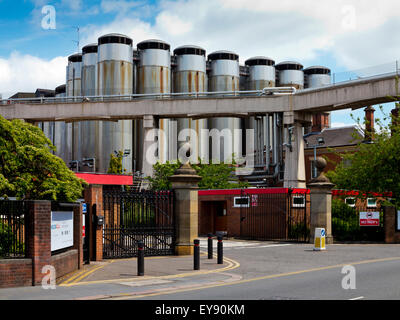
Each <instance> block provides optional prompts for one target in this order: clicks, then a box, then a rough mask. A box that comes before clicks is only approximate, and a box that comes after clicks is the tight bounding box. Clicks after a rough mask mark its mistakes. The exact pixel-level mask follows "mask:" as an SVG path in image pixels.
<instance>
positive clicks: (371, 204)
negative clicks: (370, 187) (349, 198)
mask: <svg viewBox="0 0 400 320" xmlns="http://www.w3.org/2000/svg"><path fill="white" fill-rule="evenodd" d="M367 207H374V208H375V207H376V199H375V198H367Z"/></svg>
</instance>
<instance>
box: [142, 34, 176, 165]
mask: <svg viewBox="0 0 400 320" xmlns="http://www.w3.org/2000/svg"><path fill="white" fill-rule="evenodd" d="M137 49H138V51H139V66H138V70H137V72H138V76H137V80H138V84H137V89H138V92H137V93H171V55H170V45H169V44H168V43H166V42H164V41H161V40H156V39H150V40H145V41H142V42H140V43H138V45H137ZM169 122H170V121H169V120H168V119H160V120H159V129H160V135H159V137H158V160H159V161H160V162H161V163H164V162H166V161H168V160H171V159H170V153H171V152H170V148H169V144H168V141H169V137H170V135H171V133H170V128H169V127H170V126H169Z"/></svg>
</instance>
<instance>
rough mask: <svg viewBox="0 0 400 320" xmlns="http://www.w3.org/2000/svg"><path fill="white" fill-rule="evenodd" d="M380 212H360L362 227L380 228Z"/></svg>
mask: <svg viewBox="0 0 400 320" xmlns="http://www.w3.org/2000/svg"><path fill="white" fill-rule="evenodd" d="M379 222H380V221H379V212H360V227H368V226H369V227H379Z"/></svg>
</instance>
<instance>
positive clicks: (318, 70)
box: [304, 66, 331, 133]
mask: <svg viewBox="0 0 400 320" xmlns="http://www.w3.org/2000/svg"><path fill="white" fill-rule="evenodd" d="M304 80H305V81H304V82H305V87H306V88H319V87H324V86H328V85H330V84H331V70H330V69H329V68H327V67H323V66H312V67H308V68H306V69H304ZM313 124H314V130H316V131H321V129H323V128H325V127H326V126H327V127H330V126H331V117H330V112H323V113H317V114H314V115H313ZM312 130H313V129H312V127H308V128H306V133H308V132H310V131H312Z"/></svg>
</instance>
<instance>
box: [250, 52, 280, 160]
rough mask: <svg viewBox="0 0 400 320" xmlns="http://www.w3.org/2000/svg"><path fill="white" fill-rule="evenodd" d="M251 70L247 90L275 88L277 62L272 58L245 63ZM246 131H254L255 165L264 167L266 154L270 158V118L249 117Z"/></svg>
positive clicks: (254, 59)
mask: <svg viewBox="0 0 400 320" xmlns="http://www.w3.org/2000/svg"><path fill="white" fill-rule="evenodd" d="M245 64H246V66H247V67H248V68H249V77H248V81H247V90H262V89H264V88H267V87H275V79H276V76H275V61H274V60H272V59H271V58H267V57H263V56H257V57H253V58H250V59H247V60H246V61H245ZM246 129H253V130H254V147H255V150H254V151H255V154H254V156H255V157H254V163H255V165H264V164H265V162H266V160H267V159H264V148H265V150H266V152H265V154H266V155H267V156H268V157H269V149H268V152H267V148H266V145H267V143H266V142H267V139H270V136H271V135H272V132H270V126H269V117H267V116H258V117H249V118H248V119H246Z"/></svg>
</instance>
